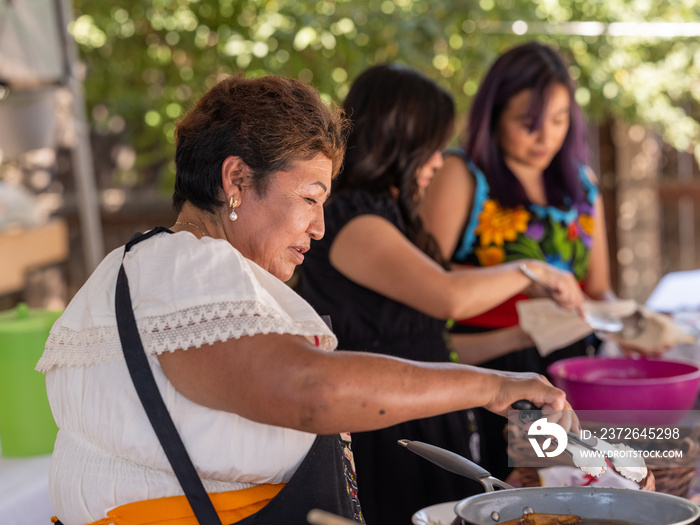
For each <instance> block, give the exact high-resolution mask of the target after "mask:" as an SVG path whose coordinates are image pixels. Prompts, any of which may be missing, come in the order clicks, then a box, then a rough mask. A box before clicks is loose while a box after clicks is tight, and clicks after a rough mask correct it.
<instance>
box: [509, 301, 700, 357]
mask: <svg viewBox="0 0 700 525" xmlns="http://www.w3.org/2000/svg"><path fill="white" fill-rule="evenodd" d="M516 308H517V310H518V316H519V319H520V327H521V328H522V329H523V331H524V332H526V333H527V334H528V335H529V336H530V337H531V338H532V340H533V341H534V342H535V346H537V350H538V351H539V353H540V355H542V356H546V355H548V354H550V353H552V352H553V351H554V350H558V349H559V348H564V347H565V346H568V345H570V344H572V343H574V342H576V341H579V340H581V339H583V338H584V337H586V336H587V335H588V334H590V333H592V332H593V328H591V326H590V325H589V324H588V323H587V322H586V320H585V319H584V318H582V317H581V316H580V315H579V314H578V312H576V311H573V310H565V309H563V308H560V307H559V306H558V305H557V304H556V303H555V302H554V301H553V300H552V299H546V298H544V299H530V300H527V301H519V302H518V303H516ZM583 309H584V313H585V314H586V315H591V316H593V315H595V314H601V313H603V314H605V313H608V314H613V315H616V316H619V317H624V316H626V315H630V314H632V313H634V311H635V310H639V311H640V312H641V313H642V315H643V317H644V319H645V320H646V323H645V326H644V330H642V331H641V332H640V333H639V334H638V335H636V336H635V337H632V338H622V337H621V336H619V335H616V334H608V333H605V334H602V333H599V335H600V336H601V338H602V339H609V340H612V341H615V342H617V343H619V344H621V345H624V346H626V347H631V348H634V349H635V350H637V351H638V352H640V353H643V354H644V353H646V354H648V353H658V352H660V351H661V350H662V349H667V348H670V347H672V346H674V345H676V344H680V343H685V344H692V343H694V342H695V338H694V337H693V336H692V335H690V334H689V333H688V332H686V331H684V330H683V329H682V328H681V327H680V326H678V325H676V324H675V323H674V322H673V319H671V318H670V317H669V316H667V315H663V314H659V313H657V312H652V311H651V310H648V309H647V308H645V307H644V306H641V305H639V304H638V303H637V302H636V301H633V300H624V301H614V302H609V301H586V302H585V303H584V307H583Z"/></svg>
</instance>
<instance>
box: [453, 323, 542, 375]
mask: <svg viewBox="0 0 700 525" xmlns="http://www.w3.org/2000/svg"><path fill="white" fill-rule="evenodd" d="M450 338H451V339H452V347H453V349H454V351H455V352H456V353H457V355H458V356H459V362H460V363H464V364H468V365H480V364H481V363H484V362H486V361H490V360H491V359H495V358H497V357H501V356H504V355H506V354H509V353H511V352H515V351H517V350H522V349H523V348H528V347H530V346H533V345H534V342H533V341H532V338H531V337H530V336H529V335H527V334H526V333H525V332H524V331H523V330H522V329H521V328H520V327H519V326H512V327H509V328H502V329H499V330H492V331H489V332H480V333H472V334H459V333H456V334H451V335H450Z"/></svg>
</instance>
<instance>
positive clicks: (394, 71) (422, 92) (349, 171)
mask: <svg viewBox="0 0 700 525" xmlns="http://www.w3.org/2000/svg"><path fill="white" fill-rule="evenodd" d="M343 109H344V111H345V115H346V117H348V118H349V119H350V122H351V130H350V135H349V136H348V142H347V149H346V154H345V160H344V162H343V166H342V169H341V172H340V175H339V176H338V178H337V179H336V180H335V182H334V191H337V192H340V191H344V190H357V189H364V190H367V191H370V192H372V193H376V194H387V195H391V194H392V188H396V190H398V197H397V198H396V200H397V203H398V206H399V209H400V211H401V215H402V217H403V220H404V223H405V225H406V234H407V236H408V238H409V239H410V240H411V241H412V242H413V243H414V244H416V245H417V246H418V247H419V248H421V249H422V250H423V251H424V252H426V253H427V254H428V255H430V256H431V257H433V258H434V259H436V260H438V261H440V262H443V261H442V257H441V256H440V250H439V249H438V247H437V243H436V242H435V240H434V239H433V237H432V236H431V235H430V234H428V232H426V231H425V229H424V228H423V225H422V222H421V220H420V218H419V217H418V207H417V199H416V197H417V194H418V185H417V183H416V177H415V175H416V173H417V171H418V169H419V168H420V167H421V166H423V165H424V164H425V163H426V162H427V161H428V160H429V159H430V157H431V156H432V155H433V154H434V153H435V152H436V151H439V150H441V149H443V148H444V147H445V145H446V144H447V141H448V139H449V138H450V136H451V135H452V132H453V128H454V118H455V109H454V100H453V98H452V95H450V94H449V93H448V92H447V91H445V90H444V89H442V88H441V87H440V86H438V85H437V84H436V83H435V82H434V81H433V80H431V79H429V78H428V77H426V76H425V75H423V74H421V73H419V72H417V71H414V70H412V69H410V68H407V67H403V66H399V65H396V64H383V65H378V66H373V67H371V68H369V69H367V70H366V71H364V72H363V73H362V74H361V75H360V76H359V77H357V79H356V80H355V82H354V83H353V85H352V87H351V88H350V92H349V93H348V96H347V97H346V99H345V102H344V104H343Z"/></svg>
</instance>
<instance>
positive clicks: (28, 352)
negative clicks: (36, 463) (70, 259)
mask: <svg viewBox="0 0 700 525" xmlns="http://www.w3.org/2000/svg"><path fill="white" fill-rule="evenodd" d="M61 313H62V312H60V311H51V310H35V309H30V308H28V307H27V305H26V304H20V305H18V306H17V308H15V309H13V310H7V311H5V312H0V451H1V452H2V455H3V456H7V457H22V456H38V455H42V454H50V453H51V452H53V445H54V442H55V441H56V433H57V432H58V427H56V423H55V422H54V419H53V415H52V414H51V408H50V407H49V401H48V398H47V397H46V379H45V377H44V374H42V373H40V372H36V371H35V370H34V367H35V366H36V363H37V361H38V360H39V358H40V357H41V354H42V353H43V352H44V345H45V344H46V339H47V338H48V337H49V331H50V330H51V326H53V324H54V323H55V322H56V319H58V318H59V316H60V315H61Z"/></svg>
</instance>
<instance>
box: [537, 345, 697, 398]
mask: <svg viewBox="0 0 700 525" xmlns="http://www.w3.org/2000/svg"><path fill="white" fill-rule="evenodd" d="M547 371H548V372H549V375H550V377H551V378H552V382H553V383H554V385H555V386H557V387H558V388H561V389H562V390H563V391H564V392H566V396H567V399H568V400H569V403H571V406H572V407H573V409H574V410H577V411H578V410H596V411H599V410H604V411H607V410H644V411H688V410H690V409H691V408H693V406H694V405H695V401H696V399H697V397H698V390H699V389H700V367H698V366H697V365H696V364H694V363H692V362H689V361H680V360H669V359H621V358H604V357H572V358H569V359H562V360H561V361H557V362H555V363H552V364H551V365H550V366H549V367H548V368H547Z"/></svg>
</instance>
